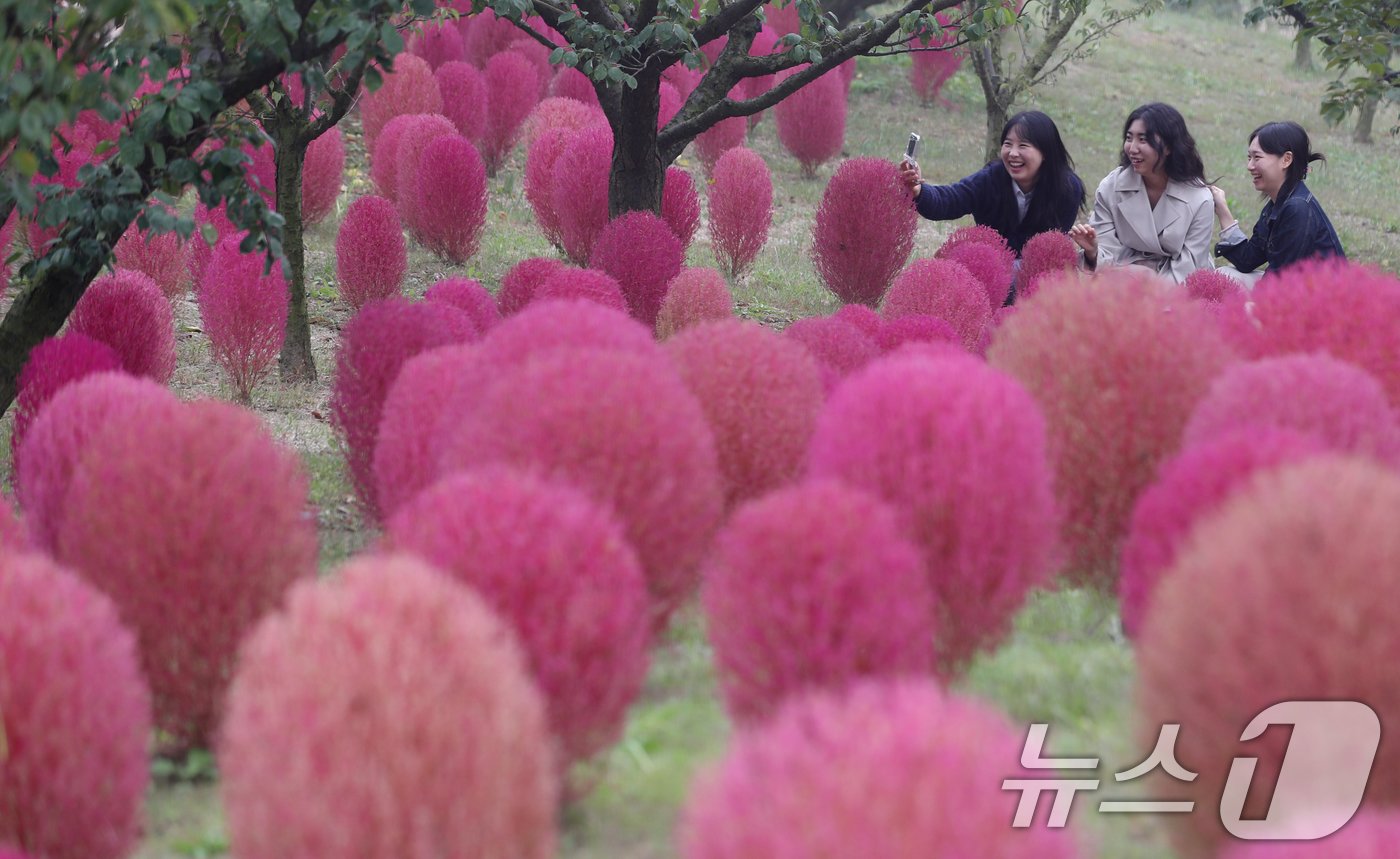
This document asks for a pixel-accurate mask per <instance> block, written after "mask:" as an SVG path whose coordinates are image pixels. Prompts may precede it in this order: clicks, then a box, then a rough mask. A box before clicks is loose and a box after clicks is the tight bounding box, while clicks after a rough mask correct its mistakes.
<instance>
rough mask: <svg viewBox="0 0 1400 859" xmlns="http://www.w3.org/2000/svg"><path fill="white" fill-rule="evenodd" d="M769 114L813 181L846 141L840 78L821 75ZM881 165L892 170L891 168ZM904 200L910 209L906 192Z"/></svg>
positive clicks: (782, 74) (788, 74) (781, 138)
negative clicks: (776, 116) (820, 168)
mask: <svg viewBox="0 0 1400 859" xmlns="http://www.w3.org/2000/svg"><path fill="white" fill-rule="evenodd" d="M796 73H797V69H791V70H788V71H785V72H780V73H779V74H778V78H779V80H782V79H785V78H788V77H791V76H792V75H793V74H796ZM773 110H774V112H775V113H777V115H778V140H779V142H781V143H782V144H783V148H784V149H786V150H787V151H788V154H790V155H792V157H794V158H796V159H797V161H798V163H799V164H801V165H802V175H803V176H805V177H807V178H808V179H812V178H815V177H816V175H817V168H818V167H820V166H821V165H823V164H825V163H826V162H828V161H830V160H831V159H833V158H835V157H836V156H838V155H840V154H841V146H842V145H843V144H844V143H845V141H846V86H845V84H844V83H843V82H842V81H841V75H839V74H831V73H827V74H824V75H822V76H821V77H819V78H817V79H816V80H814V81H812V82H810V83H808V84H807V85H806V86H804V87H802V88H801V89H799V90H798V91H797V92H794V93H793V94H792V95H790V96H788V97H787V98H785V99H783V100H782V101H780V102H778V105H777V107H775V108H773ZM871 160H874V159H871ZM885 163H887V164H889V166H890V168H891V170H894V164H892V163H890V162H885ZM904 199H905V201H906V202H909V205H910V208H911V209H912V208H913V203H912V202H910V201H909V192H908V189H907V188H906V189H905V192H904Z"/></svg>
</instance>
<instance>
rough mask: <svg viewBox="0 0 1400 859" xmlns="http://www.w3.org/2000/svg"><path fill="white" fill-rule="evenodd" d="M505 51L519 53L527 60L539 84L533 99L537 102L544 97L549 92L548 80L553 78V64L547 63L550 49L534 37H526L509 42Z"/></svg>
mask: <svg viewBox="0 0 1400 859" xmlns="http://www.w3.org/2000/svg"><path fill="white" fill-rule="evenodd" d="M506 52H508V53H512V54H519V55H520V56H522V57H524V58H525V59H526V60H528V61H529V63H530V67H531V68H532V69H534V71H535V78H536V80H537V81H538V84H539V86H538V87H536V89H535V92H534V99H535V101H536V102H538V101H539V100H540V99H542V98H544V97H545V95H546V94H547V93H548V92H549V82H550V81H551V80H553V79H554V66H552V65H550V63H549V54H550V49H549V48H546V47H545V46H544V45H541V44H540V43H539V42H536V41H535V40H534V39H531V38H528V37H526V38H522V39H516V40H515V41H514V42H511V43H510V46H509V47H507V48H506Z"/></svg>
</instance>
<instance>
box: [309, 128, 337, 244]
mask: <svg viewBox="0 0 1400 859" xmlns="http://www.w3.org/2000/svg"><path fill="white" fill-rule="evenodd" d="M344 179H345V141H344V140H343V139H342V138H341V136H340V127H339V126H331V127H330V128H329V129H327V130H326V132H325V133H324V134H322V135H321V136H320V137H318V138H316V139H315V140H313V141H311V144H310V145H309V146H307V147H306V159H305V161H304V162H303V163H302V167H301V218H302V221H303V222H304V223H305V224H307V225H308V226H309V225H312V224H319V223H321V222H322V221H324V220H325V219H326V217H327V216H328V215H330V213H331V212H333V211H335V201H336V200H337V199H338V198H339V197H340V186H341V183H342V182H343V181H344Z"/></svg>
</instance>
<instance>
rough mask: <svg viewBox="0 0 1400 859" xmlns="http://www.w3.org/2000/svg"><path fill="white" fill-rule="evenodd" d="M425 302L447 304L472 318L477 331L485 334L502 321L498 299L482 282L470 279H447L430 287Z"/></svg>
mask: <svg viewBox="0 0 1400 859" xmlns="http://www.w3.org/2000/svg"><path fill="white" fill-rule="evenodd" d="M423 300H424V301H427V302H436V303H439V304H447V305H450V306H452V307H455V308H457V309H458V310H460V311H462V312H463V313H465V314H467V316H468V317H470V318H471V321H472V325H474V326H475V327H476V330H477V331H479V332H481V333H483V334H485V333H486V332H487V331H490V330H491V329H492V328H495V327H496V323H498V322H500V321H501V310H500V308H499V307H497V306H496V299H494V298H492V297H491V293H490V292H488V291H487V289H486V287H484V286H482V285H481V281H479V280H473V279H471V278H469V277H447V278H443V279H442V280H440V281H438V282H437V283H435V284H433V285H432V286H430V287H428V290H427V292H424V293H423Z"/></svg>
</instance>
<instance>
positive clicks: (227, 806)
mask: <svg viewBox="0 0 1400 859" xmlns="http://www.w3.org/2000/svg"><path fill="white" fill-rule="evenodd" d="M367 609H368V610H367ZM218 757H219V773H220V789H221V793H222V796H223V805H224V813H225V816H226V819H227V821H228V830H229V843H230V847H231V849H232V851H233V852H234V853H235V854H236V855H238V856H241V857H245V859H292V857H305V856H318V857H323V859H350V857H356V859H390V857H402V856H404V855H418V856H455V857H462V859H505V857H512V859H545V858H546V857H550V856H553V855H555V821H554V814H555V802H556V801H557V796H558V784H557V782H556V780H555V777H554V770H553V767H554V762H553V760H552V756H551V754H550V744H549V734H548V731H547V728H546V726H545V718H544V706H543V704H542V703H541V701H540V695H539V692H538V691H537V690H536V689H535V687H534V684H533V683H532V682H531V681H530V678H529V674H528V672H527V669H526V667H525V664H524V660H523V659H522V657H521V654H520V650H519V647H518V645H517V644H516V641H515V638H514V636H513V635H512V634H511V632H510V631H509V630H508V629H506V627H505V625H504V624H503V623H502V622H501V621H500V620H499V619H498V618H497V617H496V616H495V615H494V614H493V613H492V612H491V610H490V609H489V608H487V607H486V605H485V604H484V603H483V602H482V600H481V598H480V597H478V596H476V595H475V594H473V593H472V592H471V591H470V590H468V589H467V588H464V587H461V586H460V585H457V584H456V583H454V582H452V581H451V580H450V579H449V578H448V577H447V576H446V575H444V574H442V573H441V572H438V571H437V570H435V569H433V568H431V567H429V566H428V565H426V564H424V563H423V562H421V561H418V560H416V559H413V558H410V557H405V556H390V557H367V558H364V559H361V560H357V561H352V562H350V563H349V564H347V565H346V566H345V567H343V568H342V569H341V571H340V574H339V575H338V576H336V577H335V578H333V579H330V580H327V581H321V582H306V583H304V584H302V585H300V586H299V587H297V588H295V589H294V590H293V591H292V592H291V593H290V594H289V595H288V598H287V605H286V609H285V610H284V611H281V612H278V613H277V614H275V615H272V616H270V617H269V618H267V620H266V621H264V622H263V623H262V624H261V625H259V626H258V628H257V630H256V631H255V632H254V633H253V635H252V636H250V638H249V639H248V641H247V643H246V644H245V645H244V646H243V648H242V652H241V655H240V659H239V663H238V675H237V677H236V678H235V680H234V682H233V685H232V689H231V690H230V693H229V713H228V719H227V721H226V723H225V725H224V729H223V732H222V736H221V737H220V742H219V750H218Z"/></svg>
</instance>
